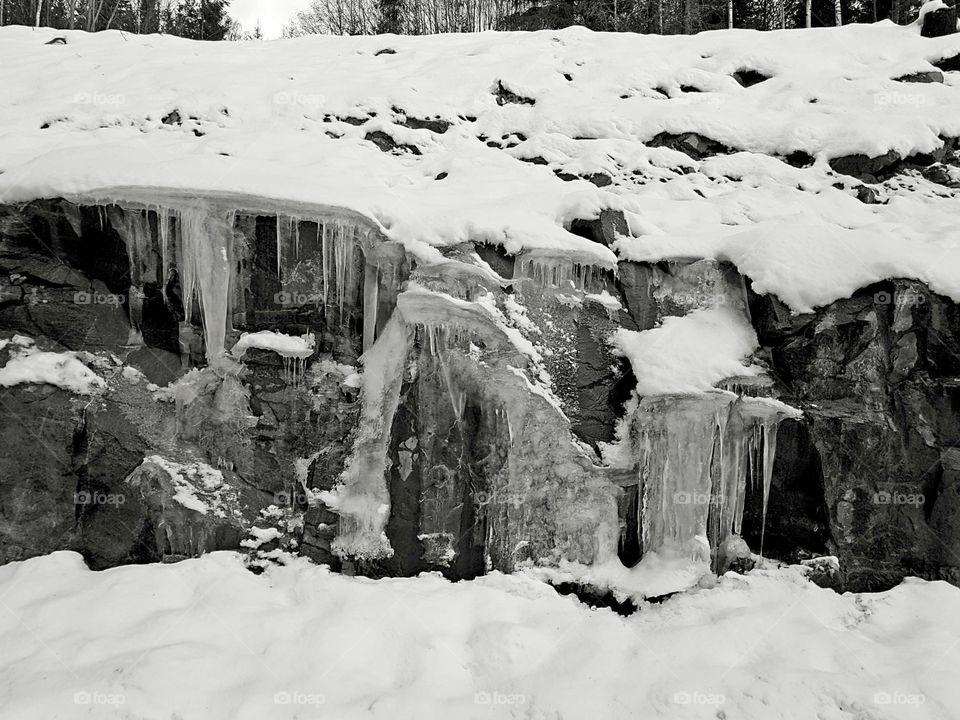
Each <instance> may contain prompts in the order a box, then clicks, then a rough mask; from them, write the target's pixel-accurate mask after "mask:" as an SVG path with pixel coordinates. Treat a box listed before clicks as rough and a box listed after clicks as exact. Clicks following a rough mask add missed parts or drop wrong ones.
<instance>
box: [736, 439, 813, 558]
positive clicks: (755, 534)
mask: <svg viewBox="0 0 960 720" xmlns="http://www.w3.org/2000/svg"><path fill="white" fill-rule="evenodd" d="M770 487H771V490H770V494H769V496H768V498H767V518H766V523H764V521H763V493H762V492H759V491H758V490H759V489H758V488H755V487H752V486H750V485H749V484H748V487H747V498H746V502H745V507H744V516H743V538H744V540H746V541H747V543H748V544H749V545H750V547H751V548H760V547H762V548H763V554H764V556H765V557H771V558H775V559H778V560H783V561H785V562H791V563H797V562H800V561H801V560H802V559H804V558H806V557H810V556H811V555H822V554H824V553H827V552H829V551H830V549H831V547H832V538H831V535H830V517H829V513H828V512H827V506H826V499H825V489H824V480H823V469H822V465H821V461H820V453H819V452H818V450H817V447H816V444H815V443H814V442H813V437H812V435H811V432H810V427H809V425H807V424H806V423H804V422H801V421H796V420H785V421H784V422H782V423H781V424H780V428H779V430H778V432H777V448H776V455H775V461H774V464H773V479H772V481H771V483H770Z"/></svg>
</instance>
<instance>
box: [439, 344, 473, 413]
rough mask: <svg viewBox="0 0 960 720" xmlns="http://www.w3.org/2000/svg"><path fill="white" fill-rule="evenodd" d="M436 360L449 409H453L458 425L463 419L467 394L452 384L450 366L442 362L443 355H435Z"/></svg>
mask: <svg viewBox="0 0 960 720" xmlns="http://www.w3.org/2000/svg"><path fill="white" fill-rule="evenodd" d="M437 359H438V361H439V364H440V375H441V377H442V378H443V385H444V387H445V388H446V391H447V396H448V397H449V398H450V407H451V408H452V409H453V414H454V417H456V421H457V422H458V423H459V422H460V421H461V420H462V419H463V411H464V409H465V408H466V406H467V394H466V392H464V390H463V389H462V388H460V387H458V386H456V385H455V384H454V381H453V377H452V375H451V373H450V366H449V365H448V364H447V363H446V361H445V360H444V353H442V352H441V353H437Z"/></svg>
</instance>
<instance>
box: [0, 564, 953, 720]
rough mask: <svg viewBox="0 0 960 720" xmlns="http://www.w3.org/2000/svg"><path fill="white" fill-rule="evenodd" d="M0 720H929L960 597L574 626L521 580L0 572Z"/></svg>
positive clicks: (817, 595)
mask: <svg viewBox="0 0 960 720" xmlns="http://www.w3.org/2000/svg"><path fill="white" fill-rule="evenodd" d="M0 596H2V597H3V609H4V612H0V647H3V648H4V652H3V653H0V673H2V676H3V678H4V682H3V683H2V684H0V707H2V708H3V717H4V718H10V719H11V720H21V719H23V720H26V719H28V718H30V719H33V718H78V717H81V716H82V717H84V718H91V719H94V720H97V719H99V718H104V719H107V718H109V719H110V720H113V719H114V718H117V717H129V718H181V719H182V720H262V719H263V718H270V719H271V720H293V718H313V717H329V718H338V720H351V719H353V718H384V720H395V719H396V718H438V719H439V718H458V719H460V718H462V719H464V720H472V719H474V718H477V719H479V718H508V717H513V718H517V717H524V718H532V719H537V720H539V719H541V718H544V719H545V718H559V717H562V718H564V719H565V720H581V719H583V720H594V719H595V718H609V719H610V720H620V719H623V720H626V719H627V718H638V717H639V718H670V719H671V720H681V719H683V718H690V719H691V720H692V719H693V718H712V719H715V718H717V717H727V718H731V719H732V718H737V719H738V720H769V719H770V718H772V717H777V718H780V719H782V720H810V719H811V718H837V719H839V718H850V717H857V718H862V719H863V720H904V719H905V718H910V719H911V720H944V719H945V718H952V717H955V716H956V713H955V709H956V708H957V707H960V684H958V683H957V682H956V664H957V655H958V653H960V647H958V646H957V643H956V639H957V637H960V589H957V588H955V587H953V586H951V585H948V584H947V583H944V582H922V581H918V580H907V581H905V582H904V583H903V584H902V585H900V586H899V587H897V588H895V589H893V590H890V591H888V592H885V593H878V594H873V595H853V594H845V595H838V594H836V593H834V592H832V591H830V590H824V589H822V588H819V587H816V586H815V585H813V584H812V583H810V582H809V581H807V580H806V579H805V578H804V577H802V575H801V573H800V571H799V570H797V569H794V568H791V569H784V570H779V571H773V570H764V571H754V572H753V573H751V574H749V575H747V576H737V575H732V574H730V575H727V576H725V577H723V578H721V581H720V584H719V586H718V587H717V588H715V589H713V590H700V591H692V592H690V593H686V594H684V595H682V596H678V597H674V598H671V599H669V600H667V601H665V602H664V603H662V604H659V605H644V606H643V607H641V609H640V611H639V612H638V613H636V614H634V615H632V616H630V617H626V618H623V617H620V616H618V615H616V614H614V613H612V612H610V611H609V610H602V609H597V610H594V609H590V608H588V607H586V606H584V605H582V604H581V603H579V602H578V601H577V600H576V599H575V598H573V597H571V596H561V595H558V594H557V593H556V592H555V591H554V590H552V589H551V588H550V587H548V586H547V585H545V584H543V583H540V582H537V581H535V580H533V579H531V578H527V577H523V576H504V575H500V574H498V573H494V574H492V575H490V576H486V577H482V578H480V579H478V580H475V581H471V582H459V583H451V582H448V581H447V580H445V579H443V578H442V577H439V576H437V575H423V576H421V577H418V578H407V579H384V580H378V581H374V580H369V579H365V578H353V577H345V576H341V575H336V574H331V573H329V572H328V571H327V569H326V568H323V567H317V566H311V565H308V564H307V563H306V562H305V561H302V560H298V561H296V562H295V563H294V564H292V565H291V566H288V567H285V568H272V569H269V570H268V571H267V572H266V573H265V574H263V575H260V576H257V575H253V574H252V573H250V572H249V571H248V570H246V569H245V568H244V567H243V563H242V560H241V559H240V557H239V556H238V555H236V554H232V553H213V554H211V555H207V556H205V557H203V558H200V559H198V560H188V561H185V562H181V563H177V564H170V565H139V566H128V567H122V568H115V569H112V570H105V571H102V572H96V573H94V572H90V571H89V570H87V569H86V568H85V567H84V565H83V561H82V559H81V558H80V556H79V555H77V554H74V553H68V552H60V553H55V554H53V555H49V556H46V557H40V558H34V559H32V560H27V561H25V562H19V563H11V564H9V565H6V566H3V567H0Z"/></svg>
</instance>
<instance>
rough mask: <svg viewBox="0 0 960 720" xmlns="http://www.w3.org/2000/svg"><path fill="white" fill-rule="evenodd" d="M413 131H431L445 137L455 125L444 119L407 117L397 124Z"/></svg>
mask: <svg viewBox="0 0 960 720" xmlns="http://www.w3.org/2000/svg"><path fill="white" fill-rule="evenodd" d="M397 124H398V125H403V126H404V127H408V128H410V129H412V130H429V131H430V132H434V133H437V134H438V135H443V133H445V132H446V131H447V130H449V129H450V127H451V126H452V125H453V123H451V122H450V121H449V120H443V119H442V118H415V117H410V116H407V117H406V118H404V119H403V120H402V121H400V122H398V123H397Z"/></svg>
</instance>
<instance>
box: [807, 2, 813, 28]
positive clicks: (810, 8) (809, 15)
mask: <svg viewBox="0 0 960 720" xmlns="http://www.w3.org/2000/svg"><path fill="white" fill-rule="evenodd" d="M806 10H807V22H806V26H807V27H811V26H812V25H813V0H807V4H806Z"/></svg>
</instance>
